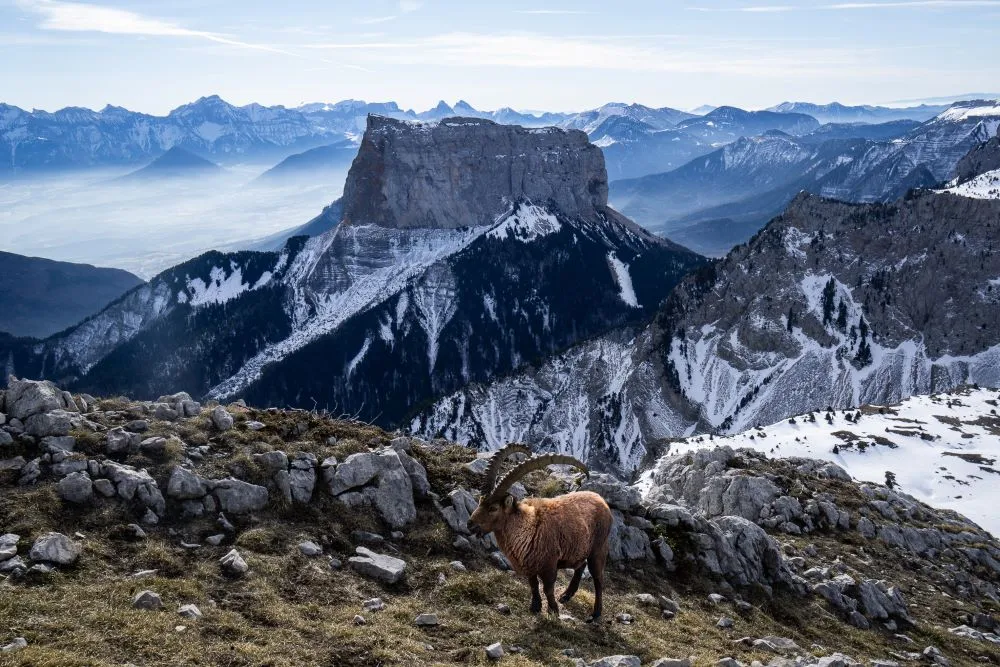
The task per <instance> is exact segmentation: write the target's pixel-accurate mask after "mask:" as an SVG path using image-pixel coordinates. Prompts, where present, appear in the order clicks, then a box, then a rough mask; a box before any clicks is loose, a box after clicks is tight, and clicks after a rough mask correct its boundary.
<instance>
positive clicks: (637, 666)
mask: <svg viewBox="0 0 1000 667" xmlns="http://www.w3.org/2000/svg"><path fill="white" fill-rule="evenodd" d="M589 667H642V661H641V660H640V659H639V656H637V655H609V656H606V657H604V658H601V659H600V660H595V661H594V662H592V663H590V665H589Z"/></svg>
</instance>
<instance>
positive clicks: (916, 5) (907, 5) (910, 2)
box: [688, 0, 1000, 13]
mask: <svg viewBox="0 0 1000 667" xmlns="http://www.w3.org/2000/svg"><path fill="white" fill-rule="evenodd" d="M981 7H994V8H1000V0H903V1H901V2H840V3H835V4H827V5H811V6H810V5H747V6H742V7H688V9H689V10H692V11H696V12H748V13H780V12H805V11H844V10H852V9H973V8H981Z"/></svg>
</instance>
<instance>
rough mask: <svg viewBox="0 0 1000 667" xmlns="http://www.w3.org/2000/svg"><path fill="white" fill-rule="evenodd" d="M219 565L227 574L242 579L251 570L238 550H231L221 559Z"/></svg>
mask: <svg viewBox="0 0 1000 667" xmlns="http://www.w3.org/2000/svg"><path fill="white" fill-rule="evenodd" d="M219 565H220V566H221V567H222V571H223V572H224V573H225V574H227V575H229V576H231V577H236V578H239V577H242V576H243V575H245V574H246V573H247V572H248V571H249V570H250V566H248V565H247V562H246V561H245V560H243V557H242V556H240V552H238V551H237V550H236V549H233V550H231V551H230V552H229V553H227V554H226V555H225V556H223V557H222V558H220V559H219Z"/></svg>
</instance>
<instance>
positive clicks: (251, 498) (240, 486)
mask: <svg viewBox="0 0 1000 667" xmlns="http://www.w3.org/2000/svg"><path fill="white" fill-rule="evenodd" d="M213 493H214V494H215V498H216V500H217V501H218V503H219V509H221V510H222V511H223V512H231V513H233V514H246V513H247V512H256V511H259V510H262V509H264V507H265V506H266V505H267V497H268V494H267V489H266V488H265V487H263V486H258V485H256V484H250V483H249V482H244V481H242V480H239V479H234V478H232V477H229V478H226V479H220V480H218V481H216V482H215V490H214V492H213Z"/></svg>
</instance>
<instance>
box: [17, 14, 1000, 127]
mask: <svg viewBox="0 0 1000 667" xmlns="http://www.w3.org/2000/svg"><path fill="white" fill-rule="evenodd" d="M998 88H1000V0H871V1H861V2H842V1H839V0H809V1H807V2H791V1H790V0H690V1H683V0H681V1H674V0H660V1H653V0H648V1H647V0H635V1H630V0H618V1H617V2H610V3H609V2H607V0H600V1H591V0H577V1H576V2H563V1H561V0H537V1H535V2H529V1H527V0H509V1H507V2H495V1H493V0H472V1H470V0H464V1H452V0H368V1H366V2H342V1H340V0H308V1H307V0H283V1H282V2H273V0H240V1H232V0H169V1H167V0H142V1H141V2H140V1H125V0H94V1H93V2H76V1H70V0H0V102H6V103H9V104H14V105H17V106H20V107H22V108H25V109H32V108H37V109H46V110H50V111H51V110H55V109H58V108H62V107H65V106H84V107H89V108H94V109H99V108H101V107H103V106H104V105H106V104H113V105H117V106H123V107H126V108H129V109H133V110H136V111H144V112H148V113H156V114H162V113H166V112H167V111H169V110H170V109H172V108H175V107H177V106H180V105H181V104H184V103H186V102H190V101H192V100H194V99H197V98H198V97H201V96H204V95H211V94H218V95H220V96H221V97H223V99H225V100H227V101H229V102H231V103H234V104H248V103H250V102H257V103H261V104H267V105H271V104H283V105H285V106H297V105H299V104H302V103H306V102H334V101H338V100H342V99H349V98H350V99H363V100H367V101H376V102H378V101H388V100H394V101H396V102H398V103H399V104H400V106H402V107H404V108H413V109H416V110H422V109H426V108H429V107H431V106H433V105H434V104H436V103H437V101H438V100H441V99H443V100H446V101H448V102H449V103H454V102H455V101H457V100H459V99H464V100H466V101H468V102H469V103H471V104H472V105H473V106H475V107H477V108H480V109H494V108H497V107H502V106H511V107H514V108H517V109H530V110H543V109H544V110H552V111H573V110H580V109H586V108H593V107H596V106H599V105H601V104H603V103H605V102H609V101H618V102H640V103H643V104H647V105H651V106H671V107H676V108H681V109H691V108H694V107H696V106H699V105H702V104H711V105H719V104H732V105H737V106H742V107H744V108H763V107H767V106H770V105H773V104H777V103H780V102H783V101H786V100H792V101H810V102H818V103H825V102H830V101H834V100H836V101H840V102H843V103H847V104H859V103H889V102H894V101H899V100H910V99H920V98H927V97H936V96H950V95H960V94H964V93H969V92H990V93H995V92H996V91H997V89H998Z"/></svg>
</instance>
